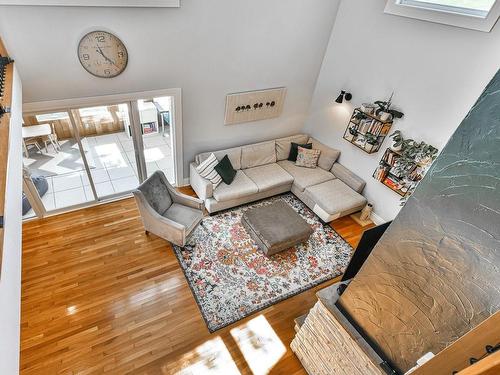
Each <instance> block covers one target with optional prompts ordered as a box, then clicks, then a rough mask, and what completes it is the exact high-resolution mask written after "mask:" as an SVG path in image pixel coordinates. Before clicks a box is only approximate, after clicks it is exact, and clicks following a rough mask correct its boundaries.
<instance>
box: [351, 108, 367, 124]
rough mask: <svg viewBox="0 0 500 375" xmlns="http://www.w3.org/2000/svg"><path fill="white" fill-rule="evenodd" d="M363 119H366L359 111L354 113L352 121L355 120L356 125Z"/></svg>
mask: <svg viewBox="0 0 500 375" xmlns="http://www.w3.org/2000/svg"><path fill="white" fill-rule="evenodd" d="M365 118H367V116H366V115H365V114H364V113H363V112H361V111H356V113H355V114H354V116H353V119H354V120H356V121H357V123H358V124H359V123H360V122H361V120H364V119H365Z"/></svg>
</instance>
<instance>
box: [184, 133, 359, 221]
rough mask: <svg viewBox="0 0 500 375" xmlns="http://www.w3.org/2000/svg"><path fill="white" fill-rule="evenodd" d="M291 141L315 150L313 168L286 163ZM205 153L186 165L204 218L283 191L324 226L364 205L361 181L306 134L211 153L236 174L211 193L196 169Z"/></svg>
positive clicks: (210, 184) (331, 152)
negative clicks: (226, 159)
mask: <svg viewBox="0 0 500 375" xmlns="http://www.w3.org/2000/svg"><path fill="white" fill-rule="evenodd" d="M292 142H295V143H299V144H302V143H312V144H313V148H314V149H319V150H321V154H320V157H319V160H318V166H317V167H316V168H314V169H311V168H304V167H298V166H296V165H295V163H294V162H292V161H289V160H287V159H288V154H289V153H290V147H291V143H292ZM211 153H212V152H205V153H202V154H199V155H197V156H196V158H195V161H194V162H193V163H191V165H190V183H191V186H192V187H193V189H194V191H195V192H196V193H197V194H198V197H199V198H200V199H202V200H203V201H204V202H205V207H206V208H207V210H208V212H210V213H214V212H217V211H221V210H225V209H228V208H231V207H235V206H239V205H242V204H245V203H249V202H253V201H256V200H259V199H263V198H268V197H271V196H273V195H277V194H281V193H286V192H289V191H291V192H292V193H293V194H295V195H296V196H297V197H298V198H299V199H300V200H301V201H303V202H304V203H305V204H306V205H307V206H308V207H309V208H311V209H312V210H313V211H314V212H315V213H316V214H317V215H318V216H319V217H320V218H321V219H322V220H323V221H324V222H330V221H332V220H334V219H336V218H339V217H341V216H344V215H348V214H351V213H353V212H357V211H359V210H361V209H362V208H363V207H364V206H365V204H366V199H365V197H363V196H362V195H361V192H362V191H363V188H364V186H365V181H363V180H362V179H361V178H360V177H358V176H356V175H355V174H354V173H352V172H351V171H350V170H349V169H347V168H346V167H344V166H342V165H341V164H339V163H337V159H338V157H339V155H340V151H338V150H335V149H332V148H330V147H328V146H326V145H324V144H322V143H321V142H318V141H317V140H315V139H314V138H310V137H309V136H308V135H306V134H297V135H294V136H290V137H286V138H279V139H276V140H272V141H266V142H260V143H255V144H251V145H245V146H241V147H234V148H230V149H226V150H220V151H213V153H214V154H215V156H216V157H217V159H218V160H221V159H222V158H223V157H224V156H225V155H228V157H229V160H231V164H232V165H233V167H234V169H236V170H237V173H236V177H235V178H234V181H233V182H232V183H231V185H226V184H225V183H224V182H222V183H221V184H220V185H219V186H217V188H216V189H215V190H214V189H213V186H212V183H211V182H210V181H208V180H207V179H205V178H203V177H201V176H200V175H199V174H198V172H197V170H196V166H197V165H198V164H199V163H201V162H202V161H204V160H205V159H206V158H208V156H210V154H211Z"/></svg>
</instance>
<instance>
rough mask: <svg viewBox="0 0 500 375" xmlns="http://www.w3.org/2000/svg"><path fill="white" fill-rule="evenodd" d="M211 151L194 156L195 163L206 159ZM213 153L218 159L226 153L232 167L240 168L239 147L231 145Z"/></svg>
mask: <svg viewBox="0 0 500 375" xmlns="http://www.w3.org/2000/svg"><path fill="white" fill-rule="evenodd" d="M210 154H212V152H204V153H202V154H199V155H197V156H196V159H195V161H196V163H197V164H200V163H202V162H203V161H204V160H206V159H207V158H208V157H209V156H210ZM213 154H214V155H215V157H216V158H217V160H218V161H221V160H222V158H223V157H224V156H226V155H227V157H228V158H229V160H230V161H231V164H232V166H233V168H234V169H236V170H238V169H241V147H233V148H228V149H225V150H220V151H214V152H213Z"/></svg>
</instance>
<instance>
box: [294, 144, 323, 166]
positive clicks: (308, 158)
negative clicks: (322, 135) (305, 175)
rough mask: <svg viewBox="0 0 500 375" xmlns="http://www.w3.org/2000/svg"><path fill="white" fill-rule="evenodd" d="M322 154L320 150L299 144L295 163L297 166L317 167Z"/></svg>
mask: <svg viewBox="0 0 500 375" xmlns="http://www.w3.org/2000/svg"><path fill="white" fill-rule="evenodd" d="M320 154H321V151H320V150H310V149H309V150H308V149H307V148H304V147H300V146H299V151H298V153H297V161H296V162H295V165H296V166H297V167H305V168H316V166H317V165H318V158H319V155H320Z"/></svg>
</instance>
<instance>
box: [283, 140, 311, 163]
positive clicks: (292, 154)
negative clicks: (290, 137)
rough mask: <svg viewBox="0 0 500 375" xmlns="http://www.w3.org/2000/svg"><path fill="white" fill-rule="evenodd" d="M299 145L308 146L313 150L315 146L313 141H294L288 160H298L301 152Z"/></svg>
mask: <svg viewBox="0 0 500 375" xmlns="http://www.w3.org/2000/svg"><path fill="white" fill-rule="evenodd" d="M299 146H300V147H302V148H307V149H309V150H311V149H312V148H313V144H312V143H306V144H303V145H301V144H299V143H294V142H292V147H290V153H289V154H288V160H290V161H297V154H298V153H299Z"/></svg>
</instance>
